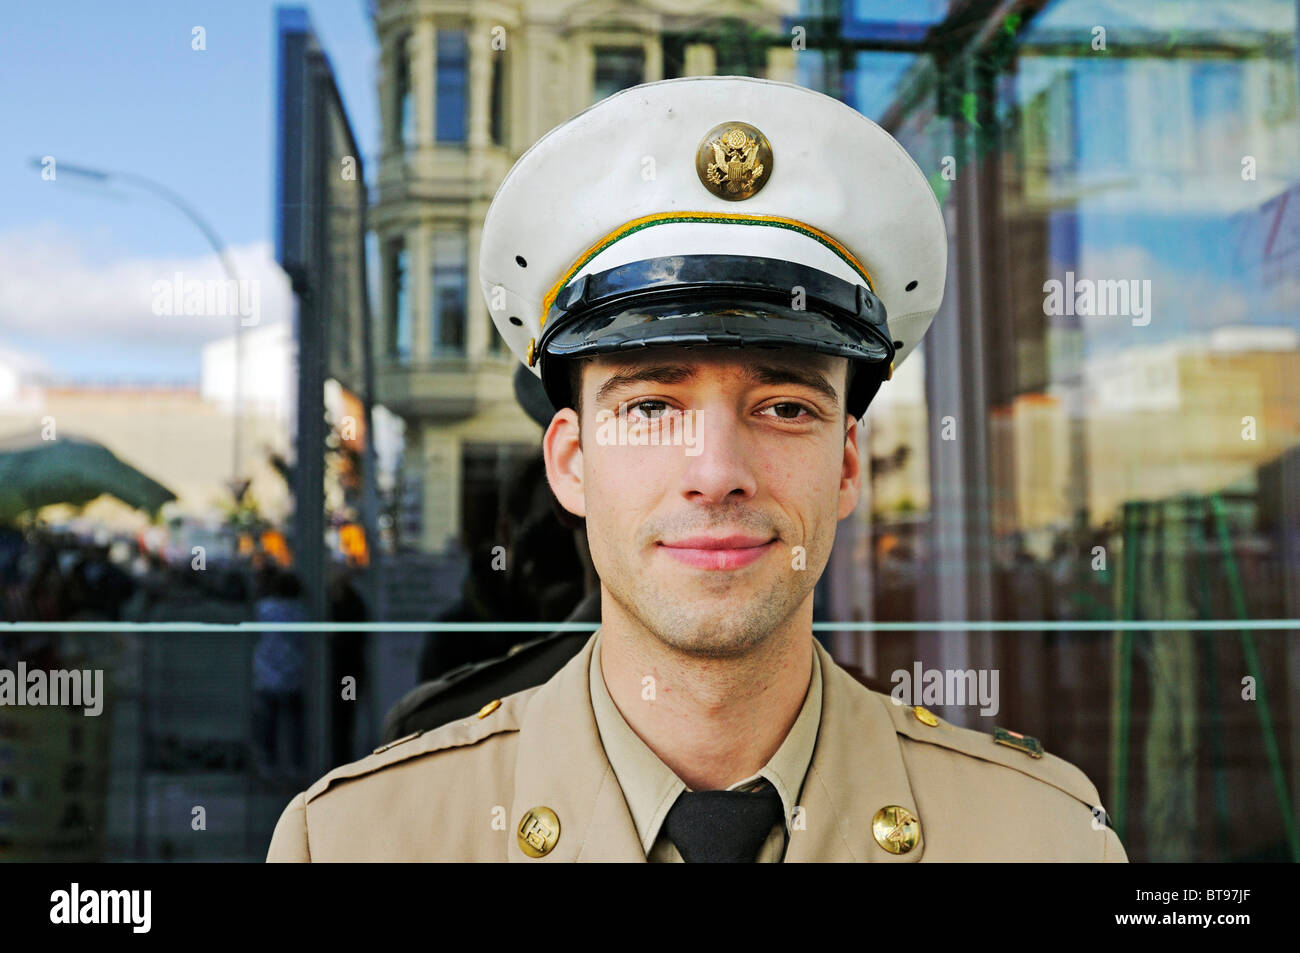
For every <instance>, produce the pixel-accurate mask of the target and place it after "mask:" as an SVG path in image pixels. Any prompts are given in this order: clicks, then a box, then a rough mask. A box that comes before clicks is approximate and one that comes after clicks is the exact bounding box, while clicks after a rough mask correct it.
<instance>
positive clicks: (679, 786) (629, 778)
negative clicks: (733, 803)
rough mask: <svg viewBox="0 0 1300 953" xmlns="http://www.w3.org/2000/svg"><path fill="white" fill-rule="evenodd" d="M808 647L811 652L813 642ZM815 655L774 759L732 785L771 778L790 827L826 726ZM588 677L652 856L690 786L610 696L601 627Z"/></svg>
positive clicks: (603, 733)
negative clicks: (795, 712)
mask: <svg viewBox="0 0 1300 953" xmlns="http://www.w3.org/2000/svg"><path fill="white" fill-rule="evenodd" d="M809 651H810V652H812V647H811V646H809ZM812 656H813V664H812V679H811V681H810V683H809V686H808V692H807V694H806V695H805V696H804V702H803V708H802V709H800V711H799V716H798V717H797V718H796V719H795V722H794V725H793V726H791V728H790V732H789V733H788V734H787V735H786V736H785V740H784V741H783V742H781V746H780V747H779V748H777V750H776V754H774V755H772V758H771V760H769V761H768V762H767V764H765V765H764V766H763V767H762V768H760V769H759V771H758V772H757V773H756V774H753V775H751V776H750V777H748V778H746V779H745V780H743V781H738V782H737V783H735V784H733V785H731V787H729V788H728V789H727V790H729V791H735V790H740V789H742V788H749V787H753V786H754V785H755V784H757V783H758V782H759V780H760V779H763V780H766V781H768V782H770V783H771V785H772V786H773V787H774V788H776V791H777V793H778V794H779V795H780V796H781V804H782V806H783V808H784V810H785V820H786V828H787V830H788V829H789V825H790V820H791V816H792V815H793V813H794V809H795V806H796V803H797V798H798V797H799V792H800V790H801V789H802V788H803V781H804V777H805V776H806V775H807V773H808V764H809V762H810V761H812V755H813V748H814V747H816V743H817V730H818V727H819V726H820V724H821V714H822V671H821V660H820V658H819V656H818V653H816V652H812ZM588 676H589V679H590V682H591V707H592V711H593V713H594V714H595V716H596V728H597V730H598V731H599V732H600V741H601V744H602V745H603V746H604V748H605V756H606V757H607V758H608V759H609V764H610V767H611V768H612V769H613V770H614V776H615V777H616V778H617V779H618V783H619V786H620V787H621V788H622V789H623V797H624V799H625V800H626V801H627V806H628V811H629V812H630V813H631V815H632V823H633V824H635V825H636V831H637V836H638V837H640V838H641V846H642V848H643V849H644V850H645V852H646V853H647V854H649V852H650V848H651V847H653V846H654V842H655V840H656V839H657V838H658V836H659V829H660V827H661V826H663V821H664V817H666V816H667V814H668V811H669V809H670V808H671V807H672V806H673V803H674V802H675V801H676V800H677V796H678V795H679V794H681V793H682V792H683V791H685V790H687V788H686V785H685V784H684V783H683V782H682V780H681V778H679V777H677V775H676V774H674V773H673V771H672V769H671V768H669V767H668V766H667V765H666V764H664V763H663V762H662V761H661V760H659V756H658V755H656V754H655V753H654V752H653V751H651V750H650V748H649V747H648V746H647V745H646V743H645V742H644V741H642V740H641V739H640V737H638V736H637V734H636V732H634V731H633V730H632V728H631V727H630V726H629V725H628V723H627V720H626V719H625V718H624V717H623V714H622V712H620V711H619V710H618V706H617V705H615V704H614V699H613V698H612V697H610V694H609V689H608V687H606V685H605V676H604V673H603V672H602V671H601V667H600V631H599V630H597V632H596V641H595V646H594V648H593V649H592V652H591V662H590V665H589V667H588Z"/></svg>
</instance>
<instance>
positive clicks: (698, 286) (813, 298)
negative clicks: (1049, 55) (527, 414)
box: [538, 255, 894, 390]
mask: <svg viewBox="0 0 1300 953" xmlns="http://www.w3.org/2000/svg"><path fill="white" fill-rule="evenodd" d="M796 305H798V306H796ZM666 344H675V345H679V346H684V347H690V346H696V345H724V346H732V347H797V348H802V349H805V350H810V351H816V352H819V353H823V354H832V355H837V356H841V357H847V358H850V359H852V360H857V361H862V362H866V363H870V364H882V365H886V366H887V365H888V364H889V362H890V361H892V360H893V357H894V346H893V342H892V340H891V339H890V335H889V330H888V326H887V324H886V315H885V306H884V304H883V303H881V301H880V300H879V299H878V298H877V297H876V296H875V294H873V293H872V292H871V290H870V289H868V288H867V287H866V286H865V285H854V284H850V283H849V282H847V281H843V280H841V279H839V278H836V277H835V276H833V275H828V274H826V273H825V272H823V271H820V270H818V269H816V268H811V267H809V266H806V265H800V264H796V263H794V262H790V261H784V260H780V259H771V258H754V257H749V256H741V255H681V256H671V257H666V258H655V259H648V260H645V261H637V262H631V263H629V264H626V265H620V266H618V267H617V268H611V269H609V270H608V271H603V272H599V273H596V274H590V275H585V276H583V277H582V278H579V279H578V280H577V281H574V282H571V283H570V284H569V285H567V286H566V287H565V288H563V289H562V290H561V291H560V293H559V294H558V295H557V296H556V300H555V304H554V305H553V306H552V307H551V310H550V311H549V312H548V314H547V318H546V326H545V329H544V330H543V333H542V338H541V341H540V344H539V347H538V353H539V354H540V355H541V361H542V367H541V371H542V377H543V381H544V382H545V381H546V378H547V377H549V376H551V375H550V374H548V369H547V364H548V363H550V364H552V365H554V364H555V363H557V362H548V361H547V360H546V357H547V355H554V356H555V357H579V356H582V357H585V356H590V355H595V354H610V353H615V352H619V351H631V350H635V349H639V348H644V347H652V346H658V345H666ZM558 363H562V362H558ZM557 373H558V372H557ZM555 383H556V385H557V386H562V385H560V382H559V381H556V382H555ZM549 389H550V387H549V385H548V390H549Z"/></svg>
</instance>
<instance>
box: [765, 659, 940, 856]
mask: <svg viewBox="0 0 1300 953" xmlns="http://www.w3.org/2000/svg"><path fill="white" fill-rule="evenodd" d="M813 644H814V646H815V647H816V651H817V653H818V657H819V658H820V660H821V665H822V678H823V681H822V693H823V694H822V717H821V724H820V725H819V726H818V729H817V746H816V748H814V749H813V758H812V763H811V764H809V766H808V774H807V775H806V776H805V778H804V783H803V788H802V789H801V791H800V794H799V806H800V807H801V808H803V816H802V818H801V819H800V820H799V821H797V822H796V823H795V824H794V825H793V829H792V830H791V832H790V846H789V848H788V849H787V851H786V857H785V860H786V863H801V862H809V861H858V862H862V861H868V862H878V863H904V864H906V863H913V862H915V861H917V860H920V859H921V855H922V853H924V851H925V818H924V817H921V818H920V821H921V836H920V840H919V842H918V843H917V845H916V846H915V847H913V848H912V849H911V850H910V851H908V852H907V853H905V854H891V853H890V852H889V851H887V850H885V849H884V848H882V847H881V846H880V845H879V844H877V843H876V839H875V836H874V835H873V834H872V830H871V823H872V819H873V818H874V816H875V813H876V811H877V810H878V809H880V808H882V807H885V806H886V805H890V804H896V805H899V806H901V807H905V808H907V809H908V810H909V811H911V812H912V814H914V815H917V816H918V817H920V814H919V812H918V811H917V807H916V801H915V799H914V798H913V797H912V788H911V785H910V783H909V782H908V779H907V771H906V769H905V767H904V765H903V755H902V751H901V750H900V749H899V743H898V734H897V732H896V731H895V729H894V723H893V720H892V719H891V718H890V715H889V712H888V711H886V710H885V709H884V707H883V706H884V704H887V703H886V702H883V701H882V700H881V697H880V696H879V695H877V694H875V693H874V692H871V691H868V690H867V689H866V688H864V687H863V686H862V685H860V684H858V682H857V681H856V680H855V679H854V678H853V677H852V676H851V675H849V673H848V672H846V671H844V669H842V668H840V667H839V666H838V665H836V664H835V662H834V660H832V659H831V657H830V653H828V652H827V651H826V650H825V649H823V648H822V647H821V645H820V643H818V642H816V640H814V642H813ZM801 825H802V826H801Z"/></svg>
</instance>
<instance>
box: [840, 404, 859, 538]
mask: <svg viewBox="0 0 1300 953" xmlns="http://www.w3.org/2000/svg"><path fill="white" fill-rule="evenodd" d="M848 417H849V428H848V430H846V431H845V432H844V463H843V466H842V467H841V469H840V505H839V510H838V517H837V518H838V519H844V517H846V516H848V515H849V514H850V513H852V512H853V510H854V508H855V507H856V506H857V505H858V494H859V493H860V492H861V489H862V458H861V457H860V456H858V432H859V430H860V429H861V426H862V425H861V422H860V421H859V420H858V418H857V417H854V416H852V415H848Z"/></svg>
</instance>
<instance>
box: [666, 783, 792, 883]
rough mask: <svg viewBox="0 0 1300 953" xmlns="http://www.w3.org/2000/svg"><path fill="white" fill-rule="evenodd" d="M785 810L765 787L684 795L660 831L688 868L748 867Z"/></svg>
mask: <svg viewBox="0 0 1300 953" xmlns="http://www.w3.org/2000/svg"><path fill="white" fill-rule="evenodd" d="M784 816H785V810H784V808H783V807H782V805H781V795H780V794H778V793H777V790H776V788H774V787H772V785H770V784H768V785H765V786H764V787H763V789H762V790H761V791H754V792H752V793H751V792H749V791H683V792H682V793H681V795H680V796H679V797H678V798H677V803H675V804H674V805H673V806H672V809H671V810H669V812H668V816H667V817H665V818H664V830H665V831H666V832H667V834H668V838H669V839H670V840H671V841H672V842H673V844H674V845H676V847H677V851H678V853H680V854H681V855H682V860H684V861H686V863H688V864H697V863H704V864H752V863H753V862H754V860H755V859H756V858H757V857H758V851H759V848H761V847H762V846H763V841H765V840H767V835H768V834H769V833H771V831H772V828H773V827H774V826H776V825H777V824H779V823H781V821H782V818H783V817H784Z"/></svg>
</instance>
